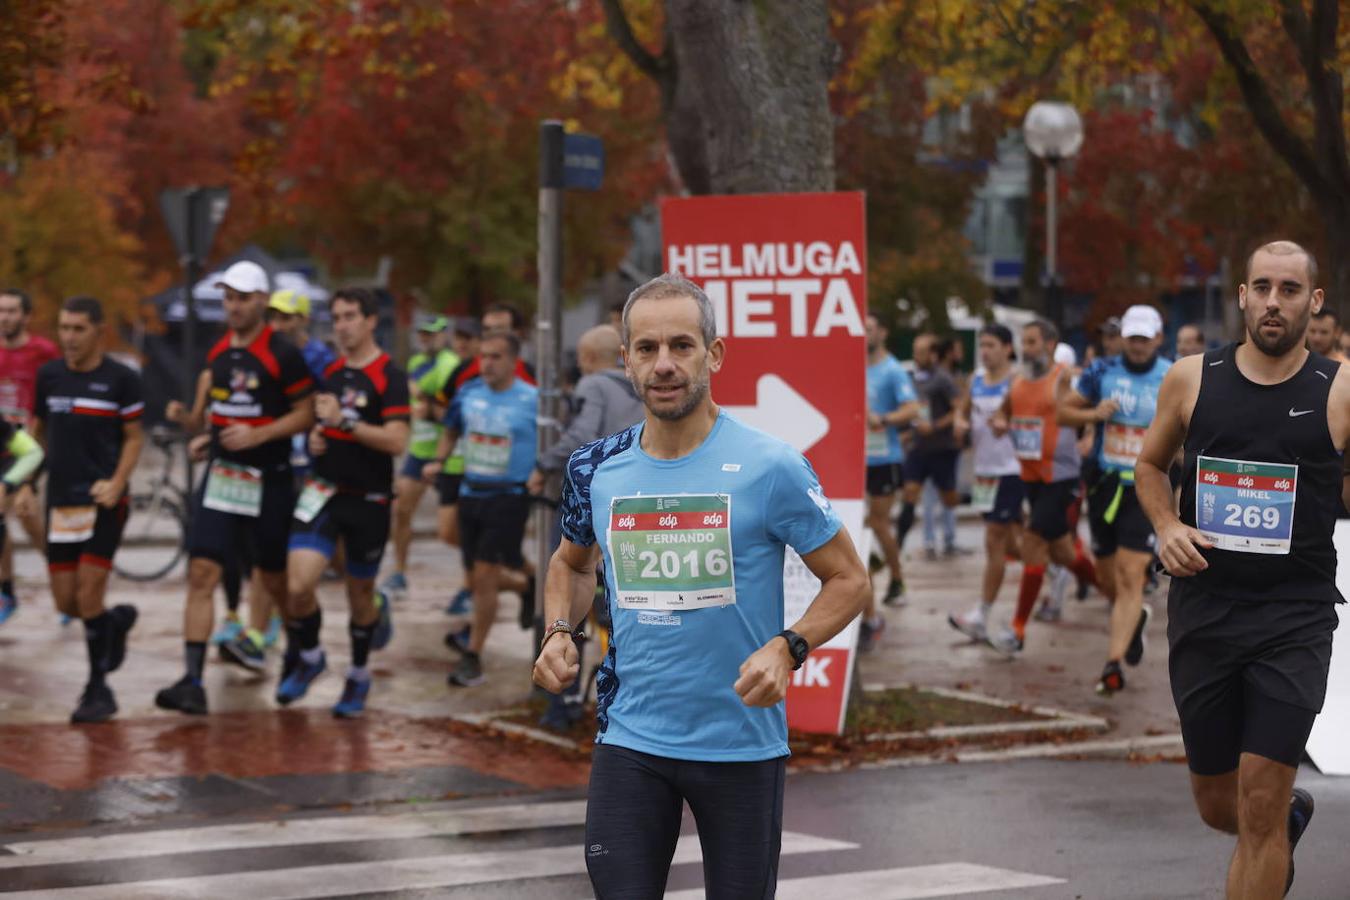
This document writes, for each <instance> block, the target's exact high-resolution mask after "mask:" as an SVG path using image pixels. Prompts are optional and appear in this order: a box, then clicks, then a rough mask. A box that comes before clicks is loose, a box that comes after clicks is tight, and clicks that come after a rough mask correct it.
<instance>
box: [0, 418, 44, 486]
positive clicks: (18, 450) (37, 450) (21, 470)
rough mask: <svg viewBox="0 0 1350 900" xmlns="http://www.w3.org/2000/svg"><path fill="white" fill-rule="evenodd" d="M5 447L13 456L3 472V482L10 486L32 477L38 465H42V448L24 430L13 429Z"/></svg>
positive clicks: (17, 484)
mask: <svg viewBox="0 0 1350 900" xmlns="http://www.w3.org/2000/svg"><path fill="white" fill-rule="evenodd" d="M5 449H6V450H8V451H9V453H10V455H11V456H13V457H14V462H13V463H12V464H11V465H10V467H9V469H8V471H6V472H5V478H4V480H5V483H6V484H8V485H9V486H10V487H18V486H19V485H21V484H23V483H24V482H25V481H27V480H28V479H29V478H31V477H33V474H34V473H35V472H37V470H38V467H39V466H41V465H42V458H43V454H42V448H41V447H40V446H38V442H37V441H35V440H33V438H32V437H31V436H29V434H28V433H27V432H25V431H21V430H19V429H17V428H16V429H14V433H13V434H12V435H10V438H9V443H8V445H7V446H6V448H5Z"/></svg>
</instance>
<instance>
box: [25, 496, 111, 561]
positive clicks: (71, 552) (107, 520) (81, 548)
mask: <svg viewBox="0 0 1350 900" xmlns="http://www.w3.org/2000/svg"><path fill="white" fill-rule="evenodd" d="M128 508H129V504H128V499H127V498H126V497H123V498H122V499H121V501H120V502H119V503H118V504H117V505H116V506H114V507H113V508H112V509H108V508H106V507H102V506H100V507H99V508H98V512H97V514H96V515H95V517H94V533H93V534H92V535H90V536H89V537H88V538H86V539H85V540H83V541H76V542H70V543H58V542H53V541H50V540H49V541H47V569H48V571H51V572H61V571H70V570H73V569H74V568H75V567H76V566H97V567H99V568H103V569H110V568H112V560H113V556H114V555H115V554H116V553H117V547H118V545H119V544H121V543H122V529H123V528H125V527H126V524H127V510H128ZM51 516H52V511H51V509H50V508H48V510H47V520H46V521H47V524H46V525H45V526H44V527H45V528H46V529H47V532H48V533H49V534H50V532H51Z"/></svg>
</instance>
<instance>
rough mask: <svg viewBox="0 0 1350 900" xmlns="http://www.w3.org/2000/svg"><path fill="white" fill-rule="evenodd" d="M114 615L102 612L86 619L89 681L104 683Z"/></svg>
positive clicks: (85, 638)
mask: <svg viewBox="0 0 1350 900" xmlns="http://www.w3.org/2000/svg"><path fill="white" fill-rule="evenodd" d="M112 628H113V623H112V616H109V615H108V613H107V612H106V611H105V612H101V613H99V614H98V615H96V616H94V617H93V618H92V619H85V620H84V644H85V648H86V649H87V650H88V652H89V683H90V684H102V683H103V674H104V670H105V669H106V668H107V665H108V644H109V643H111V639H112Z"/></svg>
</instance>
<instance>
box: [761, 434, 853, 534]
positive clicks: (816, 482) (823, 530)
mask: <svg viewBox="0 0 1350 900" xmlns="http://www.w3.org/2000/svg"><path fill="white" fill-rule="evenodd" d="M768 508H769V509H771V510H773V511H774V514H773V516H771V517H770V518H771V522H770V524H769V534H770V536H771V537H773V538H774V539H775V540H777V541H780V542H781V543H784V544H787V545H788V546H789V547H791V548H792V549H793V550H796V551H797V552H798V553H799V554H802V555H806V554H807V553H810V552H812V551H813V550H819V549H820V548H821V547H822V546H824V545H825V544H826V543H828V542H829V540H830V539H831V538H833V537H834V536H835V535H836V534H837V533H838V532H839V529H840V528H841V527H843V523H842V522H840V520H839V516H838V515H837V514H836V513H835V511H834V507H833V506H831V505H830V501H829V500H827V499H825V492H824V491H822V490H821V487H820V479H819V478H817V477H816V472H815V470H814V469H812V468H811V464H810V463H809V462H807V461H806V457H804V456H802V455H801V454H800V453H797V452H795V451H791V450H786V449H785V451H784V453H783V456H782V459H781V460H780V461H779V462H777V463H776V464H775V467H774V479H773V486H772V488H771V489H770V495H769V502H768Z"/></svg>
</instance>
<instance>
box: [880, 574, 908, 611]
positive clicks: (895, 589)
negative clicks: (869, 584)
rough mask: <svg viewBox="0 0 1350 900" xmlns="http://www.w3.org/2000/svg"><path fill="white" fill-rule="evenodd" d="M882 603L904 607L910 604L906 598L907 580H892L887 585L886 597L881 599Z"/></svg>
mask: <svg viewBox="0 0 1350 900" xmlns="http://www.w3.org/2000/svg"><path fill="white" fill-rule="evenodd" d="M881 602H882V603H884V604H886V605H887V606H904V605H905V603H907V602H908V599H907V598H906V597H905V580H904V579H903V578H892V579H891V581H890V583H889V584H887V585H886V596H885V597H882V598H881Z"/></svg>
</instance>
